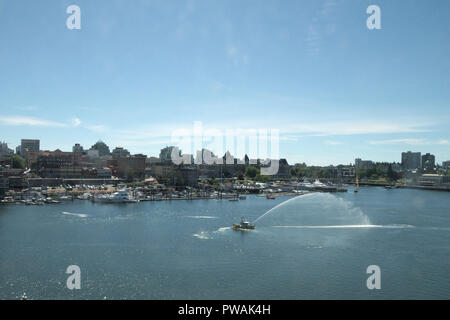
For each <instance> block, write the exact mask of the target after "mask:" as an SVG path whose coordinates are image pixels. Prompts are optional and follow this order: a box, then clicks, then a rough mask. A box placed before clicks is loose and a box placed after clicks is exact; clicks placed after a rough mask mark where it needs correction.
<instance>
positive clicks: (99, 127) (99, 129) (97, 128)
mask: <svg viewBox="0 0 450 320" xmlns="http://www.w3.org/2000/svg"><path fill="white" fill-rule="evenodd" d="M85 128H86V129H88V130H91V131H94V132H105V131H107V130H108V128H107V127H106V126H104V125H93V126H85Z"/></svg>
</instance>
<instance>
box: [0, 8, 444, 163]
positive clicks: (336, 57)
mask: <svg viewBox="0 0 450 320" xmlns="http://www.w3.org/2000/svg"><path fill="white" fill-rule="evenodd" d="M72 4H76V5H78V6H79V7H80V8H81V30H68V29H67V27H66V19H67V17H68V16H69V15H68V14H67V13H66V8H67V7H68V6H69V5H72ZM371 4H376V5H378V6H379V7H380V9H381V26H382V29H381V30H368V29H367V27H366V19H367V17H368V16H369V15H368V14H366V8H367V7H368V6H369V5H371ZM449 12H450V2H449V1H446V0H442V1H438V0H436V1H432V2H429V1H424V0H420V1H417V0H402V1H400V0H398V1H381V0H371V1H365V0H352V1H350V0H309V1H268V0H258V1H256V0H255V1H250V0H245V1H242V0H239V1H234V0H227V1H225V0H218V1H211V0H208V1H185V0H176V1H175V0H169V1H168V0H165V1H145V0H140V1H138V0H133V1H125V0H121V1H119V0H116V1H111V0H108V1H106V0H96V1H87V0H86V1H82V0H77V1H75V0H73V1H56V0H55V1H24V0H14V1H12V0H8V1H5V0H0V40H1V45H0V140H1V141H6V142H8V143H9V146H10V147H15V146H17V145H18V144H19V143H20V139H21V138H38V139H40V140H41V148H42V149H51V150H53V149H56V148H60V149H63V150H71V147H72V146H73V145H74V144H75V143H81V144H82V145H83V146H84V147H85V148H89V147H90V146H91V145H92V144H94V143H95V142H96V141H97V140H99V139H102V140H103V141H105V142H106V143H107V144H108V145H110V147H112V148H113V147H115V146H123V147H125V148H127V149H129V150H130V151H131V152H134V153H138V152H140V153H145V154H147V155H153V156H157V155H158V154H159V149H160V148H161V147H163V146H165V145H166V144H170V139H171V134H172V133H173V131H174V130H176V129H179V128H192V127H193V124H194V122H195V121H201V122H202V124H203V126H204V127H206V128H215V129H218V130H226V129H230V128H244V129H246V128H253V129H279V130H280V147H279V148H280V155H281V156H282V157H285V158H287V159H288V161H289V162H290V163H295V162H306V163H307V164H317V165H329V164H335V165H336V164H339V163H343V164H348V163H350V162H353V161H354V158H356V157H361V158H363V159H371V160H375V161H400V153H401V152H402V151H407V150H412V151H421V152H422V153H424V152H431V153H434V154H435V155H436V158H437V161H438V162H442V161H445V160H450V126H449V124H450V90H449V88H450V81H449V78H450V77H449V75H450V73H449V71H450V70H449V67H450V61H449V57H450V37H449V35H450V22H449V20H448V13H449Z"/></svg>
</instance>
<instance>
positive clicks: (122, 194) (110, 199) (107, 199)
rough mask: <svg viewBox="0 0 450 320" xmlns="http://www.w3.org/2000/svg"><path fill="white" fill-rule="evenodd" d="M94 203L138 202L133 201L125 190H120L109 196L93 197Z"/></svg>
mask: <svg viewBox="0 0 450 320" xmlns="http://www.w3.org/2000/svg"><path fill="white" fill-rule="evenodd" d="M94 201H95V202H102V203H132V202H138V200H136V199H134V198H133V197H132V196H131V195H130V194H129V193H128V191H127V189H126V188H124V189H122V190H118V191H117V192H114V193H113V194H111V195H99V196H97V197H94Z"/></svg>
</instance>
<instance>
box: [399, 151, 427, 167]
mask: <svg viewBox="0 0 450 320" xmlns="http://www.w3.org/2000/svg"><path fill="white" fill-rule="evenodd" d="M421 162H422V159H421V153H420V152H411V151H408V152H402V168H403V170H416V169H420V168H422V163H421Z"/></svg>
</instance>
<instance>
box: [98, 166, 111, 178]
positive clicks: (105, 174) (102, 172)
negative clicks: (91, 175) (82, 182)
mask: <svg viewBox="0 0 450 320" xmlns="http://www.w3.org/2000/svg"><path fill="white" fill-rule="evenodd" d="M111 176H112V170H111V169H110V168H107V167H105V168H97V178H99V179H100V178H102V179H111Z"/></svg>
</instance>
